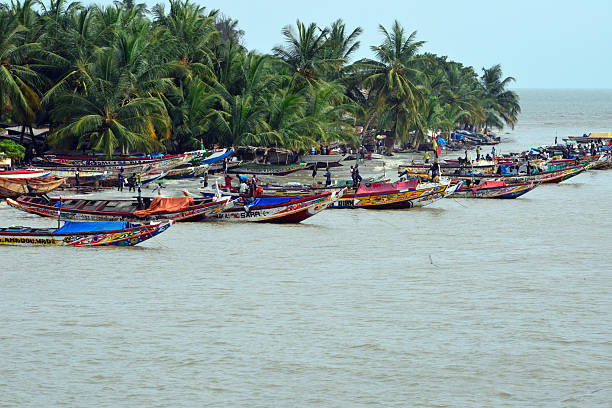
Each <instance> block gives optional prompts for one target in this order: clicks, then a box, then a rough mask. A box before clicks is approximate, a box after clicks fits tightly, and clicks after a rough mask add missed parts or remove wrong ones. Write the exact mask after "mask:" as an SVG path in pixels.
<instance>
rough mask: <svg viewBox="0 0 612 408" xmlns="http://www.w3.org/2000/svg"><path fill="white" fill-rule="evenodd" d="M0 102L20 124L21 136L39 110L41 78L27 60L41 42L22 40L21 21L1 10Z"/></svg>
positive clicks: (31, 123)
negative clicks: (38, 86)
mask: <svg viewBox="0 0 612 408" xmlns="http://www.w3.org/2000/svg"><path fill="white" fill-rule="evenodd" d="M0 30H1V31H2V32H3V33H4V35H3V36H2V37H1V38H0V102H1V103H2V106H3V110H4V111H5V112H9V113H10V116H11V117H12V118H13V119H14V120H15V121H17V122H18V123H20V124H22V137H23V133H24V131H25V127H26V126H28V127H31V126H32V125H33V124H34V122H35V121H36V114H37V112H38V111H40V109H41V108H40V98H39V95H38V90H37V85H40V83H41V79H40V77H39V75H38V73H37V72H36V71H34V70H33V69H32V68H31V66H30V64H29V63H30V62H31V59H32V57H33V55H34V54H35V53H36V52H39V51H40V44H38V43H25V42H24V41H25V38H24V35H25V32H26V31H27V29H26V28H25V27H24V26H23V25H18V24H16V22H15V20H14V18H13V16H12V15H10V14H9V13H6V12H2V13H0Z"/></svg>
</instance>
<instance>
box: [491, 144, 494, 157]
mask: <svg viewBox="0 0 612 408" xmlns="http://www.w3.org/2000/svg"><path fill="white" fill-rule="evenodd" d="M491 156H493V160H495V146H493V147H491Z"/></svg>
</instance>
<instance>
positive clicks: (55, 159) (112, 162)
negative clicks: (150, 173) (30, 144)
mask: <svg viewBox="0 0 612 408" xmlns="http://www.w3.org/2000/svg"><path fill="white" fill-rule="evenodd" d="M196 154H197V152H188V153H182V154H166V155H162V154H159V155H147V156H128V157H111V158H107V157H86V156H61V155H54V154H47V155H44V156H43V160H44V161H45V162H47V163H51V164H54V165H61V166H67V167H113V168H114V167H121V166H133V165H147V164H153V163H157V162H161V161H168V160H173V159H179V158H185V157H186V158H188V159H192V158H193V157H194V156H195V155H196Z"/></svg>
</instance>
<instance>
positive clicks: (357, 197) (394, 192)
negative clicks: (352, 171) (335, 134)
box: [330, 180, 461, 209]
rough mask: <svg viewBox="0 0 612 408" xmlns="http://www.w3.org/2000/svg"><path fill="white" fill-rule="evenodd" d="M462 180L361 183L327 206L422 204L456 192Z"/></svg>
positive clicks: (398, 207) (375, 206) (420, 205)
mask: <svg viewBox="0 0 612 408" xmlns="http://www.w3.org/2000/svg"><path fill="white" fill-rule="evenodd" d="M460 186H461V183H459V184H455V185H451V184H450V183H419V182H418V181H417V180H409V181H400V182H396V183H372V184H367V183H362V184H361V185H359V187H358V188H357V191H355V192H352V193H351V192H349V193H347V194H344V196H343V197H342V198H341V199H340V200H338V201H337V202H336V203H334V204H333V205H332V206H330V208H368V209H402V208H413V207H424V206H426V205H429V204H431V203H433V202H435V201H437V200H439V199H441V198H444V197H447V196H449V195H451V194H453V193H454V192H455V190H457V189H458V188H459V187H460Z"/></svg>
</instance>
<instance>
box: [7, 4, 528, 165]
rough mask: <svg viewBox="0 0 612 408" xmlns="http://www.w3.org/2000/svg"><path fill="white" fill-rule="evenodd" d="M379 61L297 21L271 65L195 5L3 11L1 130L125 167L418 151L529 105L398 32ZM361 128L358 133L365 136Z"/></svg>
mask: <svg viewBox="0 0 612 408" xmlns="http://www.w3.org/2000/svg"><path fill="white" fill-rule="evenodd" d="M379 29H380V35H381V42H380V44H378V45H373V46H371V51H372V53H373V58H366V59H360V60H357V61H353V56H354V55H355V52H356V50H357V49H358V48H359V47H360V45H361V44H360V41H359V37H360V35H361V33H362V29H361V28H359V27H357V28H354V29H351V28H348V27H347V25H346V24H345V23H344V22H343V21H342V20H340V19H339V20H337V21H335V22H333V23H332V24H331V25H330V26H329V27H320V26H318V25H317V24H316V23H310V24H305V23H303V22H301V21H300V20H298V21H297V22H296V24H295V25H289V26H286V27H285V28H284V29H283V30H282V32H281V35H282V39H281V41H280V45H278V46H277V47H275V48H274V49H273V50H272V51H271V53H269V54H261V53H257V52H254V51H249V50H248V49H246V47H245V46H244V45H243V43H242V38H243V36H244V34H245V33H244V32H243V31H242V30H240V28H239V27H238V22H237V21H235V20H233V19H231V18H229V17H226V16H223V15H222V14H221V13H220V11H218V10H208V9H206V8H205V7H203V6H200V5H198V4H196V3H193V2H191V1H190V0H170V7H169V9H168V10H166V8H165V7H164V5H162V4H157V5H155V6H154V7H152V8H151V9H148V8H147V7H146V6H145V5H144V4H135V3H134V2H133V1H132V0H125V1H123V2H116V3H115V4H113V5H110V6H98V5H91V6H86V5H83V4H81V3H79V2H72V3H68V2H67V1H65V0H43V1H42V2H39V1H36V0H11V4H10V5H9V4H4V3H3V4H0V30H2V33H3V34H2V36H1V39H0V97H1V101H0V102H1V104H2V106H1V109H2V110H1V113H0V114H1V118H0V119H1V120H2V121H4V122H14V123H18V124H20V125H22V126H23V127H31V126H34V125H36V124H49V125H50V129H51V132H50V135H49V137H48V139H47V142H48V144H49V145H50V146H52V147H55V148H62V149H67V150H83V151H85V150H94V151H99V152H103V153H104V154H106V155H107V156H111V155H113V154H116V153H119V152H121V153H127V152H133V151H140V152H158V151H168V152H180V151H186V150H192V149H194V148H197V147H198V146H199V145H200V141H203V143H204V144H205V145H206V146H213V145H219V146H238V145H254V146H277V147H283V148H287V149H291V150H294V151H304V150H307V149H309V148H310V147H311V146H314V145H317V144H329V143H333V142H337V141H339V142H343V143H346V144H348V145H352V146H358V145H359V143H360V136H363V134H366V133H367V132H368V130H371V129H379V130H380V129H385V130H387V133H388V135H389V137H388V139H389V143H391V144H393V143H401V144H402V145H404V146H407V147H418V145H419V144H420V143H421V142H423V141H424V139H425V136H426V135H427V134H428V132H429V131H437V132H443V131H450V130H452V129H453V128H455V127H456V126H474V127H475V128H485V129H486V128H493V127H495V128H502V127H503V126H504V125H509V126H512V127H514V125H515V123H516V121H517V118H518V114H519V113H520V105H519V98H518V96H517V95H516V94H515V93H514V92H512V91H511V90H508V86H509V84H510V83H511V82H512V81H513V80H514V79H513V78H511V77H507V78H504V77H503V74H502V70H501V67H500V66H499V65H494V66H492V67H491V68H483V70H482V73H481V74H480V75H479V74H478V73H477V72H476V71H475V70H474V68H472V67H470V66H464V65H463V64H461V63H460V62H455V61H451V60H449V59H448V58H447V57H443V56H438V55H435V54H432V53H426V52H423V51H422V48H423V45H424V41H421V40H418V39H417V34H416V32H409V31H406V29H405V28H404V27H403V26H402V25H401V24H400V23H399V22H398V21H395V22H394V23H393V24H392V25H391V26H390V27H384V26H382V25H381V26H379ZM357 128H360V132H356V129H357Z"/></svg>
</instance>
